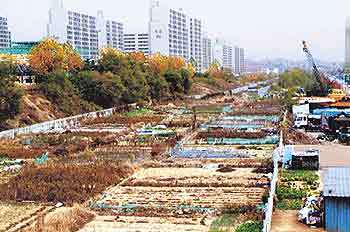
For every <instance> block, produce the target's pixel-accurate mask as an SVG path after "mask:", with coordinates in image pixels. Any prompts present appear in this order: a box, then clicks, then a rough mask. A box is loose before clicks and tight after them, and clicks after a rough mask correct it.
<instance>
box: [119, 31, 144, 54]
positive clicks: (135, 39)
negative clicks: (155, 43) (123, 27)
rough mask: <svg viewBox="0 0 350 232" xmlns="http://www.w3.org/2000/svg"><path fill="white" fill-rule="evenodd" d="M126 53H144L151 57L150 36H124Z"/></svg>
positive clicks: (131, 34)
mask: <svg viewBox="0 0 350 232" xmlns="http://www.w3.org/2000/svg"><path fill="white" fill-rule="evenodd" d="M124 51H125V52H143V53H144V54H145V55H146V56H147V55H149V53H150V49H149V36H148V34H147V33H127V34H124Z"/></svg>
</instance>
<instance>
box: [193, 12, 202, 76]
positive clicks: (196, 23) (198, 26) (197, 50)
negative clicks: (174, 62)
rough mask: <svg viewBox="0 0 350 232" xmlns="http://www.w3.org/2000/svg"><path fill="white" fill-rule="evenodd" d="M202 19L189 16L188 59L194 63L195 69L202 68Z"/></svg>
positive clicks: (200, 69)
mask: <svg viewBox="0 0 350 232" xmlns="http://www.w3.org/2000/svg"><path fill="white" fill-rule="evenodd" d="M202 33H203V32H202V21H201V20H199V19H195V18H190V59H193V60H194V61H195V63H196V68H197V71H198V72H200V71H202V70H203V60H202V53H203V48H202Z"/></svg>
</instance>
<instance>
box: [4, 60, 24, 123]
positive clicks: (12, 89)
mask: <svg viewBox="0 0 350 232" xmlns="http://www.w3.org/2000/svg"><path fill="white" fill-rule="evenodd" d="M12 67H13V64H12V63H11V62H9V61H1V62H0V127H1V128H4V126H5V121H6V120H8V119H11V118H14V117H15V116H16V115H17V114H18V113H20V110H21V99H22V96H23V91H22V90H21V89H20V88H19V87H17V86H16V83H15V81H16V78H15V77H13V76H12V72H13V68H12Z"/></svg>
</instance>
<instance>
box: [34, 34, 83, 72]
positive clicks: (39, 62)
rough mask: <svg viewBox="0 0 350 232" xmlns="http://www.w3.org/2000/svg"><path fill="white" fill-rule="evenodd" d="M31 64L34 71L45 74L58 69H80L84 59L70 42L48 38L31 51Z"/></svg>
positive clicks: (68, 70) (65, 70)
mask: <svg viewBox="0 0 350 232" xmlns="http://www.w3.org/2000/svg"><path fill="white" fill-rule="evenodd" d="M29 65H30V68H31V70H32V71H34V72H35V73H37V74H39V75H42V76H44V75H48V74H50V73H53V72H57V71H64V72H71V71H76V70H79V69H81V68H82V67H83V60H82V59H81V57H80V55H79V54H78V53H77V52H76V51H75V50H74V49H73V47H72V46H71V45H70V44H68V43H65V44H59V43H58V42H57V41H56V40H54V39H46V40H44V41H42V42H41V43H39V44H38V45H37V46H36V47H34V48H33V49H32V51H31V52H30V54H29Z"/></svg>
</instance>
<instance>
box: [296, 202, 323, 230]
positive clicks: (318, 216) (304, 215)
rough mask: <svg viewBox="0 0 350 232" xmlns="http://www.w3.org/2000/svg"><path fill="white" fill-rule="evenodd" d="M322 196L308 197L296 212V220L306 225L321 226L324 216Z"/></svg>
mask: <svg viewBox="0 0 350 232" xmlns="http://www.w3.org/2000/svg"><path fill="white" fill-rule="evenodd" d="M323 215H324V209H323V197H315V196H313V197H308V198H306V199H305V201H304V205H303V208H302V209H301V210H300V211H299V212H298V220H299V221H300V222H302V223H304V224H306V225H310V226H316V227H322V225H323V218H324V216H323Z"/></svg>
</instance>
